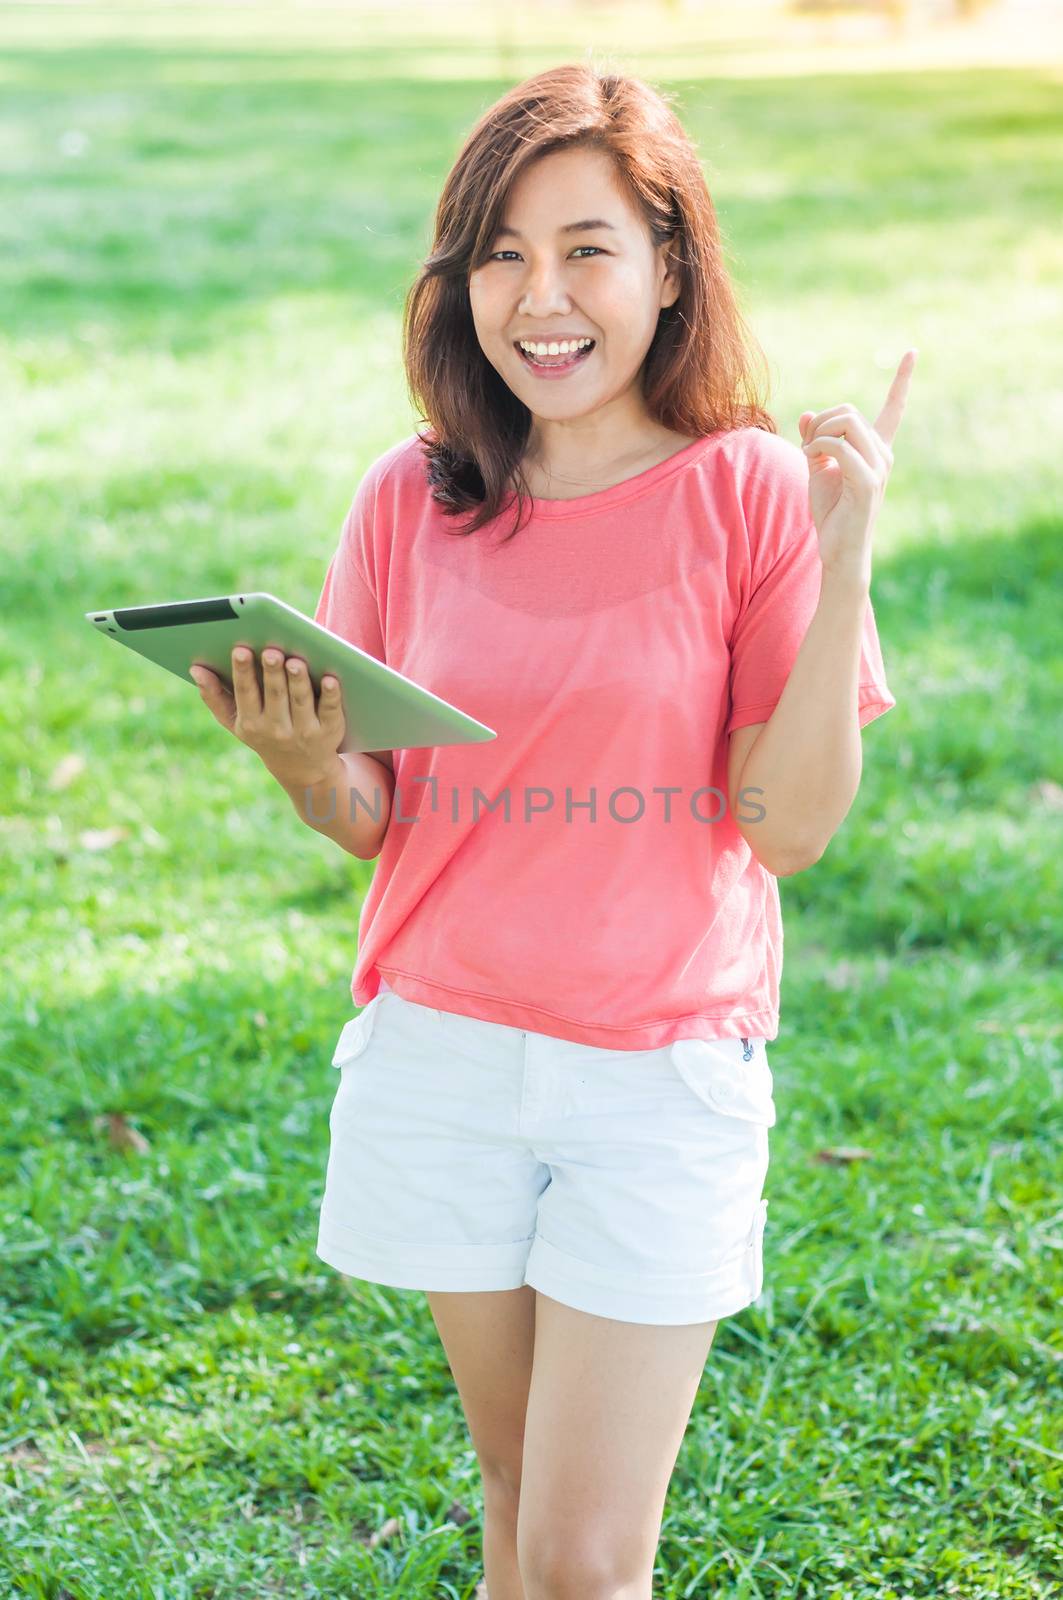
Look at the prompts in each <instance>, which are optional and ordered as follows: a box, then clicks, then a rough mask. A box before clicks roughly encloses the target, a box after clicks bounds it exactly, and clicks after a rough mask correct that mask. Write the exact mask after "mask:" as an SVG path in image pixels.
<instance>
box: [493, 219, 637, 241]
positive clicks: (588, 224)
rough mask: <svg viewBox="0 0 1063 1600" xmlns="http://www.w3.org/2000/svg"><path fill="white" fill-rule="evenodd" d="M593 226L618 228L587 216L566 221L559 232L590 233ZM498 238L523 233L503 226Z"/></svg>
mask: <svg viewBox="0 0 1063 1600" xmlns="http://www.w3.org/2000/svg"><path fill="white" fill-rule="evenodd" d="M592 228H608V229H609V231H610V233H616V232H617V229H616V227H615V226H614V224H613V223H611V222H606V221H605V219H604V218H603V217H586V218H584V220H583V221H582V222H566V223H563V224H562V226H561V227H560V228H558V230H557V231H558V233H589V232H590V231H591V229H592ZM495 238H496V239H520V238H523V235H522V234H521V233H519V232H518V231H517V229H516V228H509V227H502V228H496V229H495Z"/></svg>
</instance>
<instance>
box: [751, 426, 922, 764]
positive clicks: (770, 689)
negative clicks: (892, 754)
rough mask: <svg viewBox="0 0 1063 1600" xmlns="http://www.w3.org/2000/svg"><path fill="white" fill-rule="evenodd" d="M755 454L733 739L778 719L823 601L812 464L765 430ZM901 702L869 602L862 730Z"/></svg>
mask: <svg viewBox="0 0 1063 1600" xmlns="http://www.w3.org/2000/svg"><path fill="white" fill-rule="evenodd" d="M756 452H757V457H758V460H757V462H756V464H755V466H753V467H751V468H750V470H749V472H748V474H747V476H746V478H745V481H744V482H743V484H742V485H741V489H740V494H741V502H742V508H743V511H744V515H745V526H746V533H747V537H748V542H749V551H750V556H749V581H748V584H747V586H746V593H745V595H744V598H743V601H742V603H741V605H740V607H739V611H738V616H737V618H736V620H735V625H734V628H733V630H732V634H731V643H730V650H731V665H730V706H731V709H730V715H729V718H728V721H727V724H726V728H725V732H726V733H728V734H730V733H733V732H734V730H735V729H736V728H743V727H747V726H748V725H749V724H750V723H753V722H766V721H767V720H768V718H769V717H770V716H771V713H772V712H773V711H774V709H775V707H776V705H777V704H778V702H779V698H780V696H781V695H782V692H783V689H784V687H785V685H786V680H787V678H788V677H789V676H790V672H791V670H792V668H793V665H794V661H795V660H796V658H797V652H798V650H799V649H800V648H801V643H802V641H803V639H804V637H805V634H806V633H807V631H808V625H809V623H810V622H811V621H812V617H813V615H814V613H815V610H816V606H817V605H818V603H819V590H820V573H821V567H822V563H821V561H820V557H819V536H818V534H817V532H816V524H815V521H814V519H813V517H812V511H811V507H810V505H809V499H808V463H807V461H806V459H805V457H804V455H803V454H802V452H801V450H800V449H799V447H798V446H797V445H795V444H792V443H791V442H790V441H789V440H787V439H784V438H782V437H781V436H780V435H777V434H769V433H767V432H765V431H763V430H760V437H759V439H758V440H757V442H756ZM896 704H897V702H896V700H895V699H894V696H893V694H892V693H891V691H890V688H889V685H888V684H887V682H886V671H885V666H884V663H883V660H882V650H881V646H880V644H879V638H878V630H877V627H876V624H875V613H874V608H873V607H872V604H871V600H870V598H868V602H867V610H866V612H865V615H864V631H863V640H862V644H861V649H860V674H859V688H858V692H857V719H858V722H859V726H860V727H861V728H863V727H865V726H866V725H867V723H869V722H871V721H872V720H873V719H874V718H875V717H879V716H881V715H882V714H883V712H885V711H889V710H890V709H891V708H892V707H893V706H895V705H896Z"/></svg>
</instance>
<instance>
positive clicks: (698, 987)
mask: <svg viewBox="0 0 1063 1600" xmlns="http://www.w3.org/2000/svg"><path fill="white" fill-rule="evenodd" d="M513 515H514V513H513V508H512V506H510V507H508V508H507V509H506V510H504V511H503V513H502V514H501V516H499V517H498V518H496V519H495V520H494V521H493V522H491V523H488V524H487V525H486V526H485V527H484V528H482V529H480V530H479V531H478V532H477V533H475V534H471V535H467V536H464V537H462V536H458V535H456V534H454V533H452V532H450V531H448V530H450V529H452V528H453V527H454V521H453V520H452V519H449V518H447V517H445V516H444V514H443V512H442V510H441V509H440V508H439V507H438V506H437V505H435V503H434V502H433V501H432V499H431V494H430V490H429V486H428V483H427V480H426V475H425V465H424V447H423V445H422V443H421V441H420V439H419V437H418V435H417V434H416V433H415V434H414V435H413V436H412V437H410V438H407V439H404V440H402V441H401V442H400V443H399V444H397V445H394V446H392V448H391V449H389V450H387V451H385V452H384V454H383V455H381V456H380V457H378V459H377V460H376V461H375V462H374V463H373V465H372V466H370V468H369V470H368V471H367V472H366V474H365V476H364V478H363V479H362V482H361V484H360V486H359V488H358V491H357V493H356V495H355V497H354V502H353V504H352V506H351V509H350V511H349V513H348V515H347V518H346V520H345V521H344V524H343V529H342V532H341V535H340V540H339V546H338V548H337V550H336V553H335V555H334V556H333V558H332V561H331V562H330V564H329V568H328V571H327V573H326V576H325V581H324V586H323V588H322V591H321V597H320V599H319V601H318V605H317V609H316V611H315V613H314V615H315V618H316V620H317V621H318V622H320V623H321V624H322V625H323V626H324V627H326V628H329V629H331V631H332V632H334V633H337V634H339V635H340V636H341V637H342V638H344V639H348V640H349V641H350V642H351V643H352V644H356V645H358V646H359V647H360V648H361V649H363V650H366V651H368V652H369V653H370V654H371V655H373V656H375V657H376V658H377V659H378V660H381V661H385V662H386V663H387V664H388V665H389V666H391V667H394V668H396V670H397V671H399V672H402V673H404V674H405V675H406V676H408V677H410V678H412V679H413V680H414V681H415V682H417V683H419V684H422V685H423V686H424V687H425V688H427V689H430V690H431V691H432V692H433V693H434V694H437V695H440V696H442V698H443V699H445V700H449V701H451V702H452V703H453V704H454V705H456V706H458V707H459V708H460V709H462V710H463V711H466V712H468V713H469V714H470V715H471V716H473V717H476V718H478V719H479V720H480V721H481V722H484V723H486V724H487V725H488V726H489V727H491V728H494V729H496V730H497V734H498V737H497V738H496V739H493V740H489V741H487V742H485V743H482V744H467V745H440V746H435V747H428V748H419V749H407V750H396V751H394V752H393V760H394V763H395V777H396V788H395V798H394V805H393V811H392V816H391V821H390V823H389V826H388V829H387V832H386V835H385V838H384V843H383V847H382V849H381V853H380V855H379V857H378V858H377V863H376V869H375V872H374V876H373V880H372V883H371V885H370V888H369V891H368V893H367V895H366V898H365V901H364V904H363V906H362V912H361V919H360V923H359V948H358V957H357V961H356V964H355V967H354V972H353V974H352V979H351V995H352V997H353V999H354V1002H355V1004H356V1005H358V1006H363V1005H366V1004H367V1003H368V1002H369V1001H370V1000H371V999H373V997H374V996H375V995H376V993H377V991H378V990H379V988H380V985H381V981H382V979H386V981H387V983H388V984H389V985H390V987H391V988H392V989H394V990H395V991H396V993H398V994H399V995H400V996H402V997H404V998H405V999H407V1000H413V1001H416V1002H418V1003H419V1004H421V1005H426V1006H432V1007H435V1008H438V1009H440V1010H443V1011H450V1012H459V1013H461V1014H462V1015H465V1016H471V1017H478V1018H482V1019H483V1020H485V1021H489V1022H498V1023H502V1024H504V1025H506V1026H507V1027H512V1028H519V1029H525V1030H529V1029H530V1030H534V1031H535V1032H538V1033H545V1034H550V1035H551V1036H553V1037H554V1038H558V1039H569V1040H573V1041H575V1042H577V1043H583V1044H589V1045H594V1046H596V1047H600V1048H605V1049H614V1050H649V1049H657V1048H659V1047H660V1046H662V1045H667V1044H670V1043H672V1041H673V1040H676V1039H688V1038H703V1039H711V1038H739V1037H750V1036H758V1037H762V1038H766V1039H773V1038H775V1037H776V1035H777V1033H778V1024H779V979H780V975H781V972H782V959H783V930H782V920H781V915H780V905H779V891H778V883H777V879H776V878H775V876H774V875H773V874H772V873H771V872H768V871H767V870H766V869H765V868H764V867H763V866H761V865H760V863H759V862H758V861H757V859H756V857H755V856H754V855H753V854H752V852H751V850H750V848H749V846H748V844H747V843H746V841H745V839H744V838H743V837H742V835H741V833H740V832H739V830H738V827H737V825H736V823H735V822H734V820H733V816H732V813H731V810H730V807H729V805H728V802H727V754H728V735H729V734H730V733H731V732H732V730H733V729H735V728H741V727H743V726H745V725H747V724H748V723H751V722H766V721H767V719H768V717H769V716H770V715H771V712H772V710H773V708H774V706H775V704H776V702H777V701H778V699H779V696H780V694H781V693H782V690H783V686H784V684H785V682H786V679H787V677H788V675H789V672H790V670H791V668H792V666H793V663H794V659H795V657H796V655H797V651H798V648H799V646H800V644H801V641H802V639H803V638H804V635H805V631H806V629H807V627H808V624H809V622H810V621H811V619H812V615H813V612H814V611H815V608H816V604H817V601H818V596H819V586H820V571H821V563H820V559H819V549H818V541H817V534H816V528H815V524H814V522H813V520H812V516H811V512H810V510H809V502H808V464H807V461H806V459H805V457H804V455H803V454H802V453H801V450H800V449H799V447H798V446H797V445H796V444H793V443H791V442H790V441H788V440H786V439H784V438H783V437H782V436H780V435H778V434H772V433H768V432H766V431H765V430H763V429H761V428H753V427H747V428H740V429H737V430H734V429H733V430H729V431H728V430H720V431H718V432H716V433H714V434H709V435H707V436H706V437H704V438H701V439H697V440H695V441H694V443H692V444H690V445H687V446H685V447H684V448H683V449H681V450H680V451H679V452H678V454H676V455H673V456H671V457H670V458H669V459H668V460H666V461H662V462H660V463H658V465H656V466H653V467H650V468H649V469H648V470H646V471H645V472H640V473H638V474H637V475H636V476H635V477H633V478H629V479H628V480H627V481H626V482H624V483H618V484H615V485H614V486H613V487H612V488H609V489H602V490H598V491H597V492H596V493H593V494H588V495H583V496H581V497H580V498H579V499H576V500H539V499H537V500H535V501H534V514H533V516H532V518H531V520H530V521H529V522H527V523H526V525H525V526H524V527H523V528H522V529H521V530H520V532H519V533H518V534H517V535H516V537H515V538H513V539H511V540H510V541H509V542H508V543H504V542H503V539H504V535H505V534H506V533H508V532H509V530H510V528H511V527H512V523H513ZM458 520H459V521H461V522H464V521H466V520H467V514H466V515H465V516H463V517H461V518H459V519H458ZM859 678H860V688H859V721H860V726H861V727H863V726H864V725H865V724H866V723H868V722H870V721H871V720H872V718H874V717H877V716H881V715H882V713H883V712H884V711H888V710H889V709H890V707H891V706H893V705H895V704H896V701H895V700H894V697H893V695H892V694H891V693H890V690H889V688H888V686H887V683H886V678H885V671H884V668H883V662H882V655H881V651H880V647H879V642H878V634H877V631H876V627H875V619H874V613H873V610H872V606H871V603H870V601H869V602H868V606H867V613H866V617H865V622H864V634H863V643H862V657H861V663H860V675H859ZM713 789H715V791H717V792H715V793H714V792H713ZM366 799H367V801H368V802H369V803H370V804H371V803H372V796H371V795H367V796H366ZM757 803H758V801H757V797H756V796H753V797H752V799H751V800H749V801H747V802H745V803H742V804H741V805H740V816H741V817H742V818H743V819H752V817H753V815H754V814H755V806H756V804H757Z"/></svg>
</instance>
